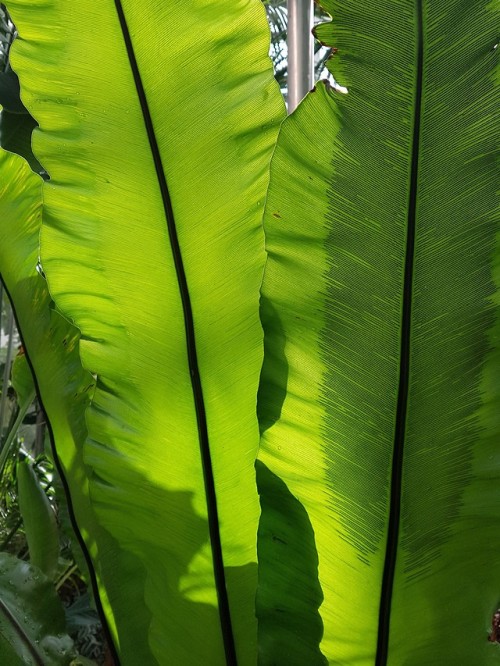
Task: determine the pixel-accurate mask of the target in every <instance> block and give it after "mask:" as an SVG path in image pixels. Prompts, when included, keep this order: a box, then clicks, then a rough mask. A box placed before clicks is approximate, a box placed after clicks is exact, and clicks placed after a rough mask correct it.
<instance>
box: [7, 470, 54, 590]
mask: <svg viewBox="0 0 500 666" xmlns="http://www.w3.org/2000/svg"><path fill="white" fill-rule="evenodd" d="M17 487H18V501H19V508H20V511H21V516H22V518H23V524H24V530H25V533H26V539H27V541H28V548H29V554H30V563H31V564H33V565H34V566H35V567H38V568H39V569H40V570H41V571H42V572H43V573H44V574H45V575H46V576H47V578H49V579H50V580H53V578H54V574H55V572H56V569H57V560H58V558H59V532H58V529H57V521H56V516H55V513H54V509H53V508H52V506H51V504H50V502H49V500H48V498H47V495H46V494H45V491H44V489H43V488H42V486H41V485H40V482H39V480H38V478H37V476H36V474H35V472H34V470H33V467H32V465H30V463H29V462H28V461H26V460H24V461H22V462H20V463H18V465H17Z"/></svg>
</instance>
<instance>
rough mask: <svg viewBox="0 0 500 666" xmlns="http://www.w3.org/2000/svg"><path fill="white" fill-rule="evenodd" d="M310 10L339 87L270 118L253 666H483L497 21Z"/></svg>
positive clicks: (486, 15) (495, 511) (414, 11)
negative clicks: (275, 124) (279, 121)
mask: <svg viewBox="0 0 500 666" xmlns="http://www.w3.org/2000/svg"><path fill="white" fill-rule="evenodd" d="M324 6H325V8H326V9H327V10H328V11H329V12H330V13H331V14H332V16H333V23H332V24H328V25H325V26H322V27H321V28H320V29H319V31H318V32H319V36H320V38H321V39H322V40H323V41H325V42H326V43H328V44H329V45H332V46H335V47H337V48H338V55H337V56H335V57H334V58H333V59H332V61H331V63H330V66H331V69H332V72H333V74H334V75H335V77H336V79H337V80H338V81H339V83H340V84H342V85H345V86H347V87H348V90H349V92H348V94H347V95H345V96H344V95H340V94H339V93H336V92H334V91H332V90H330V89H329V87H328V86H325V85H324V84H321V85H319V86H318V88H317V90H316V91H315V92H314V93H312V94H311V95H310V96H309V98H308V99H306V101H305V103H304V104H303V106H301V107H299V109H298V110H297V112H296V113H294V114H293V115H292V117H290V118H289V119H288V120H287V121H286V122H285V124H284V126H283V128H282V131H281V134H280V137H279V141H278V147H277V150H276V152H275V155H274V158H273V163H272V169H271V184H270V192H269V197H268V201H267V206H266V223H265V227H266V239H267V240H266V243H267V249H268V252H269V261H268V265H267V268H266V274H265V278H264V287H263V301H262V313H263V320H264V326H265V331H266V362H265V365H264V370H263V378H262V386H261V391H260V396H259V412H260V418H261V424H262V429H263V437H262V442H261V447H260V452H259V459H260V463H259V464H260V466H261V467H260V469H261V480H260V489H261V495H262V508H263V515H262V520H261V527H260V541H259V561H260V562H261V564H262V572H261V575H260V580H261V588H260V592H259V597H258V605H257V608H258V616H259V636H260V641H261V644H262V645H263V646H265V652H264V654H263V657H262V664H276V663H280V664H281V663H283V664H284V663H286V664H287V665H288V666H291V665H293V666H300V665H301V664H304V663H308V664H318V665H319V664H323V663H324V661H325V659H326V660H327V661H328V663H330V664H338V665H339V666H340V664H356V666H373V665H374V664H376V666H382V665H385V664H390V665H391V666H401V664H405V665H406V664H411V665H413V666H418V665H421V664H429V665H435V666H438V664H444V663H456V664H458V663H460V664H464V666H475V665H476V664H479V663H480V664H493V663H496V661H497V660H498V657H499V655H498V646H497V645H495V644H493V643H492V642H489V641H488V632H489V631H490V629H491V618H492V615H493V612H494V611H495V609H496V608H497V605H498V595H499V593H500V580H499V573H498V570H496V569H495V566H494V564H493V563H494V562H495V558H496V555H495V553H496V552H497V550H498V520H499V518H500V514H499V506H500V482H499V477H500V468H499V461H498V441H499V435H500V424H499V422H498V405H499V398H500V395H499V393H500V379H499V371H498V367H499V365H498V361H499V328H498V303H499V297H498V287H499V284H498V282H499V278H500V275H499V255H498V246H497V238H498V236H497V234H498V208H497V207H496V204H497V202H496V200H495V199H494V195H493V192H494V177H495V168H494V161H493V154H494V150H495V124H494V109H495V99H498V87H497V85H496V83H495V80H494V76H493V72H494V66H495V59H496V57H497V50H496V49H495V48H494V44H495V41H494V39H495V35H494V30H495V24H494V15H493V10H492V8H491V6H487V5H482V4H477V3H476V4H474V6H470V7H469V8H468V9H469V11H468V12H466V13H464V12H463V5H462V4H461V3H458V2H446V3H445V2H425V1H423V2H420V1H419V2H417V3H410V4H408V3H404V2H380V3H376V4H375V3H355V2H335V1H332V2H325V3H324ZM278 495H280V496H281V497H284V499H283V500H281V501H279V502H278V501H276V497H277V496H278ZM291 504H294V505H295V507H296V509H295V511H296V513H297V514H298V515H299V514H300V515H302V519H301V521H300V522H298V521H297V522H294V523H293V524H294V525H296V528H295V530H292V529H291V526H290V520H289V516H290V510H289V506H290V505H291ZM306 517H307V518H306ZM301 535H303V538H302V541H301ZM277 562H279V566H276V563H277ZM306 569H308V570H309V571H310V575H309V577H308V578H307V579H306V580H305V581H304V580H303V577H302V573H303V571H304V570H306ZM283 586H286V592H285V593H283V594H282V597H281V598H280V600H279V603H276V600H274V603H273V597H272V593H271V590H272V589H273V588H274V589H276V588H281V589H282V588H283ZM305 622H309V624H310V626H311V625H312V624H314V626H315V627H316V633H315V638H314V640H311V635H312V634H311V633H309V634H305V636H306V637H307V638H308V640H304V635H302V636H301V638H300V639H299V641H300V650H298V649H297V648H296V644H297V641H296V640H295V641H292V638H291V637H292V635H294V636H295V635H296V633H297V626H300V623H302V625H303V626H305ZM318 627H319V630H318ZM451 628H453V629H451ZM308 655H309V656H308Z"/></svg>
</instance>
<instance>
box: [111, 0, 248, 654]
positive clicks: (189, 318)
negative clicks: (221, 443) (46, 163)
mask: <svg viewBox="0 0 500 666" xmlns="http://www.w3.org/2000/svg"><path fill="white" fill-rule="evenodd" d="M115 7H116V11H117V14H118V18H119V21H120V26H121V29H122V33H123V38H124V41H125V46H126V49H127V54H128V58H129V62H130V67H131V70H132V74H133V76H134V82H135V86H136V90H137V96H138V98H139V101H140V105H141V110H142V115H143V118H144V124H145V127H146V131H147V134H148V139H149V145H150V148H151V153H152V156H153V160H154V165H155V170H156V175H157V178H158V185H159V188H160V192H161V197H162V201H163V208H164V211H165V218H166V221H167V229H168V235H169V239H170V244H171V249H172V255H173V259H174V265H175V271H176V275H177V280H178V283H179V291H180V296H181V301H182V309H183V313H184V327H185V332H186V343H187V356H188V364H189V372H190V377H191V386H192V390H193V396H194V405H195V411H196V421H197V426H198V438H199V443H200V454H201V461H202V467H203V478H204V482H205V493H206V499H207V512H208V530H209V534H210V543H211V547H212V559H213V567H214V579H215V585H216V588H217V598H218V602H219V617H220V622H221V630H222V637H223V642H224V650H225V654H226V663H227V666H236V664H237V660H236V650H235V645H234V636H233V629H232V624H231V614H230V610H229V599H228V595H227V589H226V579H225V573H224V561H223V556H222V544H221V540H220V533H219V516H218V510H217V497H216V492H215V481H214V474H213V469H212V461H211V456H210V444H209V437H208V425H207V416H206V411H205V401H204V398H203V391H202V386H201V379H200V370H199V366H198V355H197V351H196V341H195V333H194V321H193V310H192V307H191V298H190V296H189V289H188V285H187V279H186V272H185V270H184V263H183V260H182V254H181V250H180V246H179V239H178V237H177V228H176V225H175V218H174V213H173V209H172V202H171V199H170V193H169V190H168V185H167V179H166V176H165V172H164V170H163V164H162V160H161V155H160V149H159V147H158V142H157V140H156V134H155V130H154V126H153V121H152V118H151V114H150V111H149V105H148V101H147V98H146V93H145V90H144V86H143V83H142V79H141V75H140V72H139V67H138V64H137V60H136V57H135V52H134V47H133V44H132V39H131V37H130V32H129V29H128V25H127V20H126V18H125V13H124V11H123V7H122V3H121V0H115Z"/></svg>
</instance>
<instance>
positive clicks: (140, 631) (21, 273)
mask: <svg viewBox="0 0 500 666" xmlns="http://www.w3.org/2000/svg"><path fill="white" fill-rule="evenodd" d="M0 184H1V185H0V276H1V278H2V281H3V282H4V283H5V286H6V287H7V289H8V291H9V294H10V297H11V300H12V302H13V303H14V307H15V311H16V318H17V323H18V326H19V329H20V332H21V335H22V338H23V343H24V346H25V349H26V353H27V357H29V359H30V362H31V366H32V369H33V370H34V374H35V376H36V379H37V386H38V390H39V393H40V396H41V398H42V402H43V407H44V410H45V413H46V414H47V417H48V420H49V425H50V429H51V432H52V437H53V439H54V440H55V444H56V456H55V462H56V463H57V462H58V461H59V464H60V467H59V472H60V473H61V476H62V477H63V478H64V479H65V483H66V484H67V485H69V488H70V491H71V505H72V509H73V511H74V513H75V515H76V519H77V521H78V526H79V531H80V534H81V536H82V538H83V539H84V541H85V544H86V547H87V549H88V551H89V552H90V553H91V554H92V556H93V560H94V566H95V569H96V572H95V573H96V576H97V578H98V580H99V581H103V582H104V584H105V588H106V591H105V590H104V586H103V585H100V589H99V594H100V598H101V603H102V606H103V608H104V611H105V613H106V617H107V621H108V623H109V625H110V628H111V630H112V631H114V633H115V636H116V629H114V625H115V622H116V624H117V625H119V630H120V640H119V643H120V645H119V648H120V654H121V655H122V656H123V658H124V659H127V658H130V659H132V658H140V659H141V660H142V661H143V662H145V663H148V662H150V663H151V662H153V657H152V655H151V653H150V650H149V647H148V646H147V641H146V640H145V639H144V634H145V632H146V631H147V628H146V627H147V625H148V623H149V614H148V612H147V609H146V608H145V607H144V598H143V588H142V586H143V583H142V581H143V578H144V573H143V572H142V571H141V569H140V567H138V566H137V562H136V561H133V558H132V556H131V555H130V554H127V553H123V552H122V551H121V550H120V549H119V548H117V547H116V543H115V542H114V540H113V538H112V537H111V536H110V535H109V534H107V533H106V532H105V531H104V530H102V529H101V528H100V526H99V525H98V524H97V522H96V519H95V517H94V514H93V511H92V508H91V506H90V503H89V494H88V482H87V476H86V470H85V465H84V462H83V458H82V456H83V443H84V441H85V438H86V436H87V428H86V425H85V420H84V413H85V409H86V407H87V405H88V401H89V394H90V393H91V392H92V390H93V387H94V381H93V378H92V375H90V374H89V373H88V372H86V371H84V370H83V368H82V366H81V362H80V358H79V354H78V342H79V332H78V330H77V329H76V328H75V327H74V326H72V325H71V324H70V323H69V322H68V321H67V320H66V319H63V317H61V315H60V314H58V313H57V312H56V311H55V310H54V308H53V303H52V300H51V298H50V295H49V292H48V289H47V284H46V281H45V280H44V278H43V277H42V276H41V275H40V274H39V273H38V272H37V261H38V252H39V249H38V238H39V231H40V223H41V205H42V199H41V179H40V178H39V177H38V176H36V175H35V174H34V173H32V172H31V171H30V169H29V168H28V166H27V164H25V163H24V160H22V159H21V158H20V157H18V156H17V155H9V154H8V153H6V152H5V151H0ZM16 363H17V361H16ZM16 363H15V364H14V381H15V384H16V385H17V386H18V389H19V388H20V387H19V384H20V379H21V378H20V377H18V376H17V370H18V369H19V370H20V368H18V367H17V366H16ZM22 374H25V373H24V370H23V373H22ZM27 382H28V380H27V378H26V377H25V382H24V383H27ZM24 392H25V391H23V393H24ZM97 542H99V547H100V548H101V549H102V550H104V552H106V553H113V554H114V557H113V561H112V562H110V561H109V558H104V559H103V560H101V559H100V558H99V554H98V548H97ZM118 561H119V562H120V567H121V569H122V570H123V571H124V572H125V573H124V575H123V577H120V576H117V573H116V567H115V565H116V562H118ZM132 572H133V575H132ZM108 596H109V600H108ZM110 604H111V605H112V606H113V610H112V609H111V606H110ZM131 607H132V608H134V609H135V611H136V613H137V615H132V614H131V612H130V608H131ZM141 639H142V640H141ZM153 663H154V662H153Z"/></svg>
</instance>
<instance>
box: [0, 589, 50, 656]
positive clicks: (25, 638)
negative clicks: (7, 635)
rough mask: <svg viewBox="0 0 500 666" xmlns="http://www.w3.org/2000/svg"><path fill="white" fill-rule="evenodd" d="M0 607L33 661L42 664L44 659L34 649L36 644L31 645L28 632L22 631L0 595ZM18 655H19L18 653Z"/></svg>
mask: <svg viewBox="0 0 500 666" xmlns="http://www.w3.org/2000/svg"><path fill="white" fill-rule="evenodd" d="M0 608H1V609H2V612H3V614H4V615H5V617H6V618H7V621H8V622H10V624H11V625H12V627H13V629H14V631H15V632H16V634H17V635H18V636H19V638H20V639H21V641H22V642H23V643H24V644H25V645H26V647H27V648H28V650H29V652H30V654H31V656H32V657H33V659H34V660H35V663H36V664H38V666H44V661H43V658H42V655H41V654H40V653H39V652H38V650H37V649H36V646H35V645H33V641H32V640H31V639H30V637H29V636H28V634H27V633H26V632H25V631H24V629H23V628H22V626H21V625H20V624H19V622H18V621H17V620H16V617H15V615H14V614H13V613H11V611H10V608H9V607H8V606H7V604H6V603H5V602H4V601H3V600H2V598H1V597H0ZM19 656H20V655H19Z"/></svg>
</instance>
